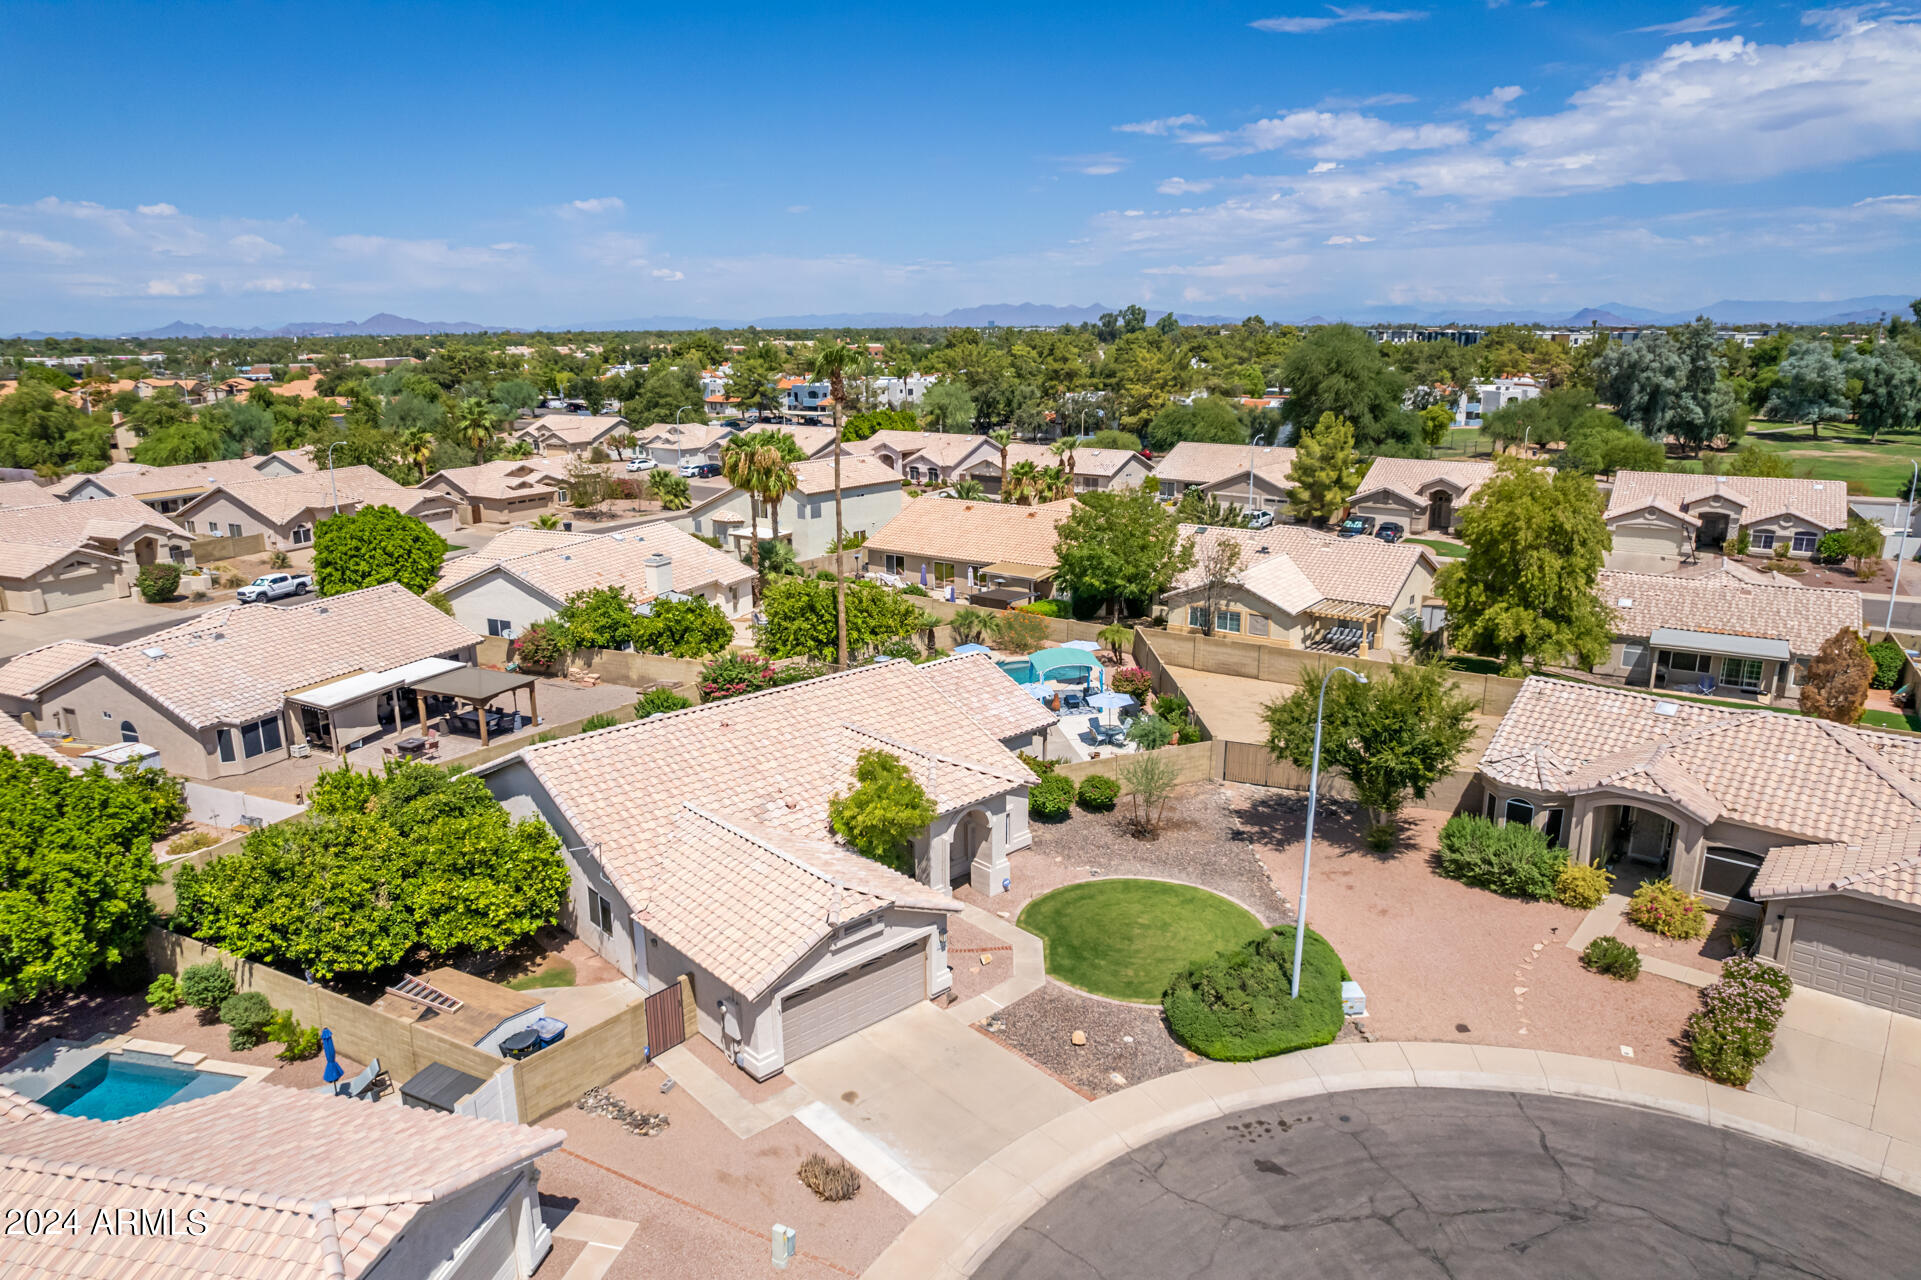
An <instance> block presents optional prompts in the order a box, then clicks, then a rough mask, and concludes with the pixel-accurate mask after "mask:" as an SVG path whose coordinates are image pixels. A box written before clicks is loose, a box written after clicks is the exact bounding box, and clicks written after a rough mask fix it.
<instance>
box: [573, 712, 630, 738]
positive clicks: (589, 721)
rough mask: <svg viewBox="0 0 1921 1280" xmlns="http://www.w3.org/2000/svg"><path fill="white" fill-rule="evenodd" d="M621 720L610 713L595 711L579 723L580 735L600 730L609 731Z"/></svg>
mask: <svg viewBox="0 0 1921 1280" xmlns="http://www.w3.org/2000/svg"><path fill="white" fill-rule="evenodd" d="M620 723H621V719H620V717H619V716H617V715H615V714H614V713H613V712H611V711H596V712H594V714H592V715H590V716H588V717H587V718H586V719H585V720H582V721H581V722H580V731H581V732H582V733H593V732H595V731H597V730H600V729H611V728H613V727H614V726H615V725H617V724H620Z"/></svg>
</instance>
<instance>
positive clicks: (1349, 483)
mask: <svg viewBox="0 0 1921 1280" xmlns="http://www.w3.org/2000/svg"><path fill="white" fill-rule="evenodd" d="M1287 480H1288V483H1289V484H1291V485H1293V486H1294V488H1293V490H1292V492H1290V493H1289V494H1288V499H1287V509H1288V513H1289V514H1290V515H1293V516H1296V517H1298V518H1299V519H1302V520H1307V521H1309V522H1311V523H1313V524H1316V525H1324V524H1326V523H1327V522H1328V521H1329V520H1332V519H1333V518H1334V517H1335V516H1338V515H1339V514H1341V511H1342V509H1343V508H1345V507H1346V506H1347V500H1348V499H1349V498H1351V497H1353V496H1354V491H1355V490H1356V489H1358V488H1359V487H1360V484H1361V460H1360V459H1359V458H1358V457H1356V456H1355V453H1354V427H1353V424H1351V423H1349V422H1348V420H1347V419H1345V418H1337V417H1335V416H1334V415H1333V414H1331V413H1324V414H1322V415H1321V420H1320V422H1319V423H1317V424H1316V425H1315V427H1314V430H1312V431H1311V432H1304V433H1302V435H1301V439H1300V443H1299V444H1297V445H1295V446H1294V461H1293V463H1292V464H1290V465H1289V467H1288V469H1287Z"/></svg>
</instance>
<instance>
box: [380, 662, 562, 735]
mask: <svg viewBox="0 0 1921 1280" xmlns="http://www.w3.org/2000/svg"><path fill="white" fill-rule="evenodd" d="M536 679H537V677H534V676H530V675H526V674H523V673H522V672H519V671H494V670H492V669H491V668H488V667H460V668H457V669H455V670H453V671H447V672H443V673H441V674H440V675H437V676H428V677H427V678H426V679H425V680H422V681H419V682H418V683H416V684H413V685H410V686H409V687H410V688H411V689H412V690H413V691H414V696H415V697H416V698H417V699H418V700H419V703H420V723H421V725H422V726H423V727H425V725H426V723H427V699H428V697H429V696H433V697H439V698H452V699H453V700H454V701H456V702H464V703H466V704H467V705H468V706H470V707H472V708H473V710H474V719H475V720H477V721H478V722H479V723H480V745H481V746H483V747H484V746H486V745H487V704H488V703H490V702H492V701H493V700H494V699H495V698H498V697H499V696H500V695H501V694H503V693H511V694H513V695H514V709H515V712H516V713H518V711H519V709H520V696H519V695H520V691H521V690H522V689H525V690H526V691H527V714H528V715H530V716H532V717H533V719H534V723H535V724H539V723H540V704H539V703H538V702H536V701H535V695H534V682H535V680H536Z"/></svg>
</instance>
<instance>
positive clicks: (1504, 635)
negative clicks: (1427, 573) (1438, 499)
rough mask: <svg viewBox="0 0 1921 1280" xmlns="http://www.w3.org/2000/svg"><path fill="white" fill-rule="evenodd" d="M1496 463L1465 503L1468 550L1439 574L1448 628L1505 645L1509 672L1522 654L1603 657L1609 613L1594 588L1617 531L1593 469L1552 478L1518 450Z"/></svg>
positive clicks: (1455, 634)
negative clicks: (1610, 527) (1610, 524)
mask: <svg viewBox="0 0 1921 1280" xmlns="http://www.w3.org/2000/svg"><path fill="white" fill-rule="evenodd" d="M1496 466H1497V467H1498V470H1497V471H1496V473H1495V475H1494V477H1493V478H1492V479H1490V480H1489V481H1488V482H1487V483H1486V484H1483V485H1482V486H1481V487H1480V489H1479V490H1478V491H1477V492H1476V493H1475V495H1474V498H1473V500H1472V501H1470V502H1469V503H1468V504H1467V506H1466V507H1465V508H1463V509H1462V512H1461V519H1460V526H1459V528H1460V534H1461V540H1462V541H1463V542H1465V543H1467V555H1466V556H1465V557H1463V558H1462V559H1459V560H1455V561H1452V562H1450V563H1449V564H1448V565H1447V566H1446V567H1445V568H1443V569H1442V570H1441V572H1440V574H1439V575H1438V576H1437V577H1436V578H1435V580H1434V589H1435V591H1436V593H1437V594H1439V595H1440V597H1441V598H1442V599H1443V600H1445V601H1446V602H1447V625H1448V633H1449V635H1450V636H1451V637H1452V638H1453V642H1454V644H1455V645H1456V646H1457V647H1459V648H1462V649H1466V650H1468V651H1470V652H1473V653H1492V654H1497V655H1499V656H1500V658H1501V659H1502V664H1501V674H1502V675H1506V676H1518V675H1520V674H1521V673H1522V662H1523V660H1531V661H1532V662H1533V663H1534V665H1535V668H1536V669H1537V670H1538V669H1539V668H1540V667H1541V666H1542V665H1543V664H1545V663H1557V664H1558V663H1562V662H1566V661H1567V660H1568V658H1569V656H1570V655H1573V656H1575V657H1577V658H1578V659H1579V660H1580V661H1582V662H1584V663H1587V664H1590V665H1591V664H1593V663H1596V662H1599V661H1600V660H1601V659H1602V658H1603V657H1605V656H1606V654H1607V650H1608V643H1609V639H1610V636H1611V634H1612V626H1611V623H1612V619H1611V618H1610V617H1609V613H1608V609H1607V606H1606V605H1604V604H1603V603H1602V602H1601V600H1600V598H1599V597H1598V596H1597V595H1595V591H1594V588H1595V584H1596V582H1597V581H1598V580H1599V579H1598V575H1599V574H1600V571H1601V565H1602V561H1603V559H1604V558H1605V556H1606V555H1607V552H1608V549H1609V548H1610V547H1611V546H1613V542H1614V540H1613V537H1612V535H1611V534H1610V533H1609V532H1608V527H1607V523H1606V521H1604V520H1603V519H1602V518H1601V513H1602V511H1603V509H1604V504H1603V503H1602V501H1601V494H1600V491H1599V490H1598V489H1597V488H1595V485H1594V479H1593V477H1592V476H1589V475H1588V474H1586V473H1585V472H1581V471H1561V472H1558V473H1555V474H1554V477H1553V479H1552V480H1550V479H1549V478H1548V476H1549V473H1548V472H1546V471H1544V470H1542V469H1541V468H1539V467H1535V466H1531V465H1529V464H1527V463H1525V462H1523V461H1521V460H1520V459H1518V458H1503V459H1501V460H1500V461H1499V462H1498V463H1497V464H1496Z"/></svg>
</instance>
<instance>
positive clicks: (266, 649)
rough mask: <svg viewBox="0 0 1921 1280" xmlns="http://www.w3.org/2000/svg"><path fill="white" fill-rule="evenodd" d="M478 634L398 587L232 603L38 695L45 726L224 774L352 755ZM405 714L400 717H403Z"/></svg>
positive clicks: (211, 774) (172, 765)
mask: <svg viewBox="0 0 1921 1280" xmlns="http://www.w3.org/2000/svg"><path fill="white" fill-rule="evenodd" d="M479 643H480V637H479V636H477V635H475V634H474V633H473V632H471V631H469V630H467V629H466V628H465V627H463V626H461V625H460V624H459V623H458V622H456V621H454V619H452V618H450V617H448V616H447V615H446V614H444V613H442V612H441V611H440V610H438V609H436V608H434V606H432V605H431V604H428V603H427V602H426V601H425V600H423V599H421V598H420V597H419V596H416V595H415V594H414V593H413V592H411V591H409V590H407V589H406V588H405V587H403V586H400V585H399V584H398V583H387V584H385V585H383V586H378V587H368V588H366V589H365V590H362V591H353V592H349V593H347V594H346V595H338V596H329V597H326V598H325V599H315V600H308V601H306V602H304V603H301V604H295V605H289V606H287V607H285V608H274V607H268V606H265V605H243V604H234V605H226V606H223V607H221V608H217V609H212V610H209V611H207V612H206V613H202V614H199V615H198V616H196V617H194V618H192V619H190V620H188V621H186V622H183V623H181V624H180V625H179V626H177V627H169V628H168V629H167V630H165V631H157V632H154V633H153V634H151V635H146V636H142V637H141V638H140V639H138V640H134V641H132V642H130V643H128V644H124V645H117V646H115V647H113V648H110V649H104V650H102V651H100V652H98V653H94V654H92V655H90V656H88V657H86V658H84V659H83V660H82V661H81V662H80V663H79V664H78V665H76V666H74V667H72V668H70V669H69V670H67V671H65V672H62V673H60V674H57V675H53V676H51V677H50V678H48V679H46V680H44V681H42V682H41V683H39V684H37V685H33V686H32V687H30V688H28V689H26V691H25V693H24V695H21V696H24V698H26V699H27V700H29V701H30V702H31V703H32V704H33V705H32V707H31V714H33V715H34V717H35V720H36V723H37V724H39V725H40V726H41V727H42V728H54V729H59V730H61V731H62V732H64V733H66V734H68V735H70V736H71V737H72V738H74V740H76V741H78V742H82V743H89V744H93V745H107V744H112V743H120V742H141V743H145V744H146V745H148V746H150V747H154V748H156V749H158V751H159V752H160V762H161V764H162V765H163V766H164V767H165V768H166V769H167V771H168V772H169V773H177V774H180V775H182V776H184V777H188V778H220V777H230V776H233V775H236V774H243V773H250V772H252V771H253V770H255V769H260V768H263V767H265V766H266V765H269V764H271V763H273V762H274V761H275V760H282V759H285V758H286V757H287V755H288V752H289V749H290V748H293V749H299V750H300V751H301V752H302V753H303V754H304V753H305V751H307V750H309V749H311V748H312V747H315V746H317V747H319V748H320V749H322V750H336V751H338V750H344V749H346V748H348V747H351V746H353V745H355V744H356V743H359V742H361V741H364V740H365V739H367V738H370V737H373V736H374V735H375V734H378V733H379V732H381V730H382V729H383V727H388V726H397V725H398V724H404V723H407V722H409V721H411V720H413V719H414V718H415V717H416V714H417V712H416V706H415V699H414V698H412V697H409V696H405V694H406V691H407V686H408V685H409V684H410V683H411V682H413V681H415V680H419V679H424V678H426V677H428V676H430V675H434V674H438V673H440V672H443V671H446V670H449V669H451V668H452V667H455V666H460V665H463V664H467V663H471V662H472V661H473V659H474V648H475V646H476V645H478V644H479ZM396 717H397V718H396Z"/></svg>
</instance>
